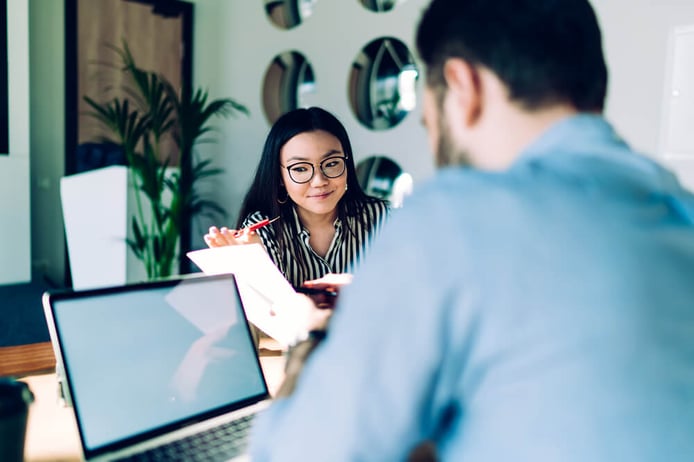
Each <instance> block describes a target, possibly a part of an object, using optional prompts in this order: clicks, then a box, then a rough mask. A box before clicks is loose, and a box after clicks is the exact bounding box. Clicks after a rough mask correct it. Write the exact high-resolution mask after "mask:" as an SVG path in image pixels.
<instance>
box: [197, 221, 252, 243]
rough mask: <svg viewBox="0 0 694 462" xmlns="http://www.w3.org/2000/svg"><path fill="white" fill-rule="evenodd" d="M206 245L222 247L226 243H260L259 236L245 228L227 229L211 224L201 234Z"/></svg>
mask: <svg viewBox="0 0 694 462" xmlns="http://www.w3.org/2000/svg"><path fill="white" fill-rule="evenodd" d="M203 238H204V239H205V243H206V244H207V246H208V247H224V246H227V245H244V244H260V236H258V234H257V233H256V232H255V231H249V230H248V229H247V228H243V229H241V230H236V229H229V228H227V227H226V226H222V228H221V229H220V228H217V227H216V226H211V227H210V229H209V231H208V233H207V234H205V235H204V236H203Z"/></svg>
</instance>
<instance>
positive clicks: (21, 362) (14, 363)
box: [0, 342, 55, 377]
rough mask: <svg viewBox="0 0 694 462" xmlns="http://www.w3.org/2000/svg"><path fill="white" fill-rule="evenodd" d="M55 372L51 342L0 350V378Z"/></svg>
mask: <svg viewBox="0 0 694 462" xmlns="http://www.w3.org/2000/svg"><path fill="white" fill-rule="evenodd" d="M54 370H55V356H54V354H53V346H52V345H51V342H41V343H30V344H28V345H19V346H10V347H2V348H0V377H5V376H12V377H22V376H25V375H32V374H41V373H45V372H52V371H54Z"/></svg>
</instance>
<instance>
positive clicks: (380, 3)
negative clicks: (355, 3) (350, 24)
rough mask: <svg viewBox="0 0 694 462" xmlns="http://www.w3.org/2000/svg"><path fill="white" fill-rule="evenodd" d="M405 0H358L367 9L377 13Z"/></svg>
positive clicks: (388, 9)
mask: <svg viewBox="0 0 694 462" xmlns="http://www.w3.org/2000/svg"><path fill="white" fill-rule="evenodd" d="M404 1H405V0H359V2H360V3H361V4H362V5H364V7H366V8H367V9H369V10H371V11H375V12H377V13H383V12H385V11H390V10H392V9H393V8H395V7H396V6H398V5H399V4H400V3H403V2H404Z"/></svg>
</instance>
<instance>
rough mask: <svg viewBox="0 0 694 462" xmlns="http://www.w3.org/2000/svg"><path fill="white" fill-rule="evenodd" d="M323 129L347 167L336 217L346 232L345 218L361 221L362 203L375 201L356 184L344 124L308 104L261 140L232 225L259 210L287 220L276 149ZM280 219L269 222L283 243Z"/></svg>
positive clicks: (282, 119) (289, 203)
mask: <svg viewBox="0 0 694 462" xmlns="http://www.w3.org/2000/svg"><path fill="white" fill-rule="evenodd" d="M318 130H321V131H324V132H327V133H330V134H331V135H333V136H334V137H335V138H337V139H338V141H339V142H340V144H341V145H342V151H343V153H344V154H345V156H346V157H347V160H346V161H345V164H346V170H347V190H346V191H345V194H344V196H342V199H340V202H339V203H338V216H339V217H340V219H341V220H342V221H343V223H345V226H346V227H347V229H348V231H350V232H351V229H350V228H349V222H348V221H347V220H346V218H347V217H354V218H355V219H356V220H358V221H361V220H363V219H364V218H363V204H364V203H365V202H371V201H378V199H376V198H374V197H371V196H368V195H367V194H366V193H365V192H364V190H363V189H362V188H361V186H360V185H359V181H358V179H357V172H356V168H355V166H354V156H353V154H352V144H351V143H350V141H349V136H347V130H346V129H345V127H344V125H342V123H341V122H340V121H339V120H338V119H337V117H335V116H334V115H333V114H331V113H330V112H328V111H326V110H325V109H323V108H320V107H309V108H300V109H294V110H292V111H289V112H286V113H285V114H283V115H282V116H280V117H279V118H278V119H277V121H276V122H275V123H274V124H273V125H272V127H271V128H270V132H269V133H268V135H267V138H266V139H265V145H264V147H263V152H262V155H261V157H260V163H259V164H258V168H257V170H256V172H255V177H254V178H253V182H252V183H251V186H250V188H249V190H248V193H247V194H246V197H245V199H244V201H243V204H242V205H241V212H240V214H239V217H238V222H237V225H236V227H237V228H240V227H241V226H242V225H243V221H244V219H245V218H246V217H247V216H248V215H250V214H252V213H254V212H260V213H262V214H263V215H265V216H267V217H269V218H274V217H277V216H281V217H282V220H280V222H284V223H291V216H292V215H291V214H292V208H293V206H294V205H293V203H292V201H291V199H287V201H286V202H285V203H280V201H282V202H284V199H285V197H286V194H287V192H286V191H284V188H283V187H281V186H280V182H281V178H282V176H281V168H282V167H281V165H280V151H281V150H282V147H283V146H284V145H285V144H286V143H287V141H289V140H290V139H292V138H294V137H295V136H296V135H299V134H301V133H306V132H315V131H318ZM280 222H275V223H273V225H271V226H273V227H274V228H275V229H276V233H275V234H276V236H278V239H279V240H280V246H282V245H283V243H282V242H281V240H282V233H281V232H279V228H280V224H279V223H280Z"/></svg>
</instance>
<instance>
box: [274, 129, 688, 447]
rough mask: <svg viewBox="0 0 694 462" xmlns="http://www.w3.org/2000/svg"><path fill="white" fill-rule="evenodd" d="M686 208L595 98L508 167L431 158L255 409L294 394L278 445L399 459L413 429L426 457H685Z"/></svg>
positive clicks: (277, 432) (684, 198)
mask: <svg viewBox="0 0 694 462" xmlns="http://www.w3.org/2000/svg"><path fill="white" fill-rule="evenodd" d="M693 212H694V202H693V201H692V197H691V196H689V195H687V194H685V193H684V192H683V191H681V190H680V189H679V187H678V186H677V184H676V182H674V180H673V178H672V177H671V176H670V175H669V174H668V173H666V172H664V171H661V170H659V168H658V167H656V166H655V165H654V164H652V163H650V162H649V161H646V160H644V159H641V158H639V157H637V156H636V155H634V154H632V153H630V152H629V151H628V150H627V149H626V147H625V146H624V145H622V144H621V143H620V142H619V141H617V140H616V139H615V138H614V134H613V133H612V132H611V131H610V130H609V127H608V126H607V125H606V124H604V122H603V121H602V119H600V118H597V117H589V116H581V117H576V118H572V119H569V120H565V121H563V122H560V123H559V124H557V126H555V127H553V128H552V129H551V130H550V132H549V133H548V134H546V135H545V136H544V137H542V138H541V139H540V140H539V142H537V143H535V145H534V147H533V148H531V149H530V151H529V152H526V153H525V154H524V155H523V156H522V157H521V159H520V160H519V161H518V162H516V163H515V164H514V165H513V166H512V167H511V169H510V170H509V171H508V172H505V173H501V174H497V173H480V172H474V171H465V170H461V169H451V170H447V171H444V172H442V173H441V174H440V175H439V176H438V177H437V178H436V179H435V180H434V181H433V182H431V183H430V184H429V185H427V186H424V187H423V188H422V189H421V190H420V191H418V194H417V195H415V196H413V198H412V200H411V201H409V202H408V204H407V205H406V206H405V207H404V208H403V209H402V210H400V211H398V213H397V214H394V216H393V219H392V223H391V224H389V225H388V227H387V228H386V229H385V230H384V234H383V235H382V238H381V239H380V241H379V243H378V245H377V246H375V248H374V253H373V255H372V256H371V258H370V259H369V260H368V261H367V262H366V263H365V265H364V266H363V267H362V268H361V270H360V272H359V273H357V275H356V276H355V280H354V284H353V287H350V288H348V290H346V291H345V292H344V294H343V295H341V297H343V299H342V300H341V307H342V308H345V309H344V310H343V309H338V311H337V312H336V314H335V319H334V320H333V323H332V324H333V327H332V328H331V331H330V336H329V339H328V340H327V342H326V343H325V346H324V347H323V348H321V349H319V350H318V351H316V353H315V356H314V357H313V358H312V361H311V362H310V363H309V364H308V366H307V368H306V370H305V372H304V374H305V376H306V377H305V380H306V382H305V386H303V387H299V389H298V390H297V392H296V394H295V396H293V397H292V400H291V402H288V403H284V402H282V403H277V404H276V405H275V406H274V409H271V414H270V416H269V417H268V421H269V420H271V419H272V418H273V414H272V412H277V413H278V415H279V413H282V412H289V411H290V409H295V411H296V412H293V419H292V422H291V425H289V423H287V424H286V425H283V424H282V423H281V421H275V422H274V423H273V424H274V428H273V430H274V431H273V438H274V440H273V442H274V443H275V444H274V446H275V447H276V448H278V449H279V450H281V451H288V453H285V452H283V454H282V456H280V457H278V458H277V460H291V457H292V456H296V457H299V456H301V457H303V460H321V458H322V460H367V459H369V460H386V459H387V460H397V459H398V458H404V457H405V455H406V454H407V451H408V450H409V449H410V448H409V447H407V446H406V445H405V446H403V442H412V441H420V440H422V439H432V440H434V441H435V442H436V444H437V447H438V451H439V453H440V456H441V458H442V460H465V461H480V460H533V461H536V460H562V461H571V460H576V461H585V460H591V461H613V460H630V461H639V460H644V461H645V460H649V461H654V460H669V461H672V460H682V461H684V460H694V438H691V432H692V429H693V428H694V285H693V284H691V282H690V281H691V275H692V274H694V225H693V224H692V213H693ZM429 225H431V226H435V228H433V230H432V228H430V227H429ZM432 231H433V235H432ZM387 274H396V276H395V277H384V275H387ZM347 308H348V309H347ZM355 332H360V333H362V335H359V336H358V338H355V334H354V333H355ZM376 332H378V333H377V334H376ZM314 371H315V372H314ZM318 374H320V375H318ZM302 378H304V377H303V376H302ZM331 397H332V398H331ZM285 406H288V408H285ZM289 413H291V412H289ZM300 415H301V416H302V417H297V416H300ZM326 425H327V426H328V427H329V428H330V431H329V432H325V431H324V430H325V427H326ZM296 429H301V430H300V431H301V432H302V433H305V432H308V433H309V434H312V433H315V434H320V435H321V438H320V441H317V442H316V443H315V447H310V448H306V447H299V446H298V445H296V444H293V441H296V431H297V430H296ZM292 447H294V448H295V449H296V450H297V452H296V454H294V453H291V450H288V448H292ZM398 455H399V457H398ZM283 457H284V458H283Z"/></svg>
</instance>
